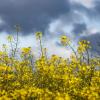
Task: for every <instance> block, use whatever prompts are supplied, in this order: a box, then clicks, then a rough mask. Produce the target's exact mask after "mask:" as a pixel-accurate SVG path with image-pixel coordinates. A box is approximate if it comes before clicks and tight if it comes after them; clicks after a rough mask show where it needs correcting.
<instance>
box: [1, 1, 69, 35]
mask: <svg viewBox="0 0 100 100" xmlns="http://www.w3.org/2000/svg"><path fill="white" fill-rule="evenodd" d="M69 11H70V4H69V2H68V0H59V1H58V0H0V16H1V18H2V19H3V20H4V21H5V25H4V26H2V27H0V29H1V30H2V29H4V30H6V31H8V32H9V31H11V30H12V28H13V26H14V25H16V24H20V26H21V27H22V31H23V32H24V33H27V34H28V33H29V32H32V31H33V30H44V29H45V28H46V27H47V25H48V23H49V22H50V21H51V20H52V19H55V18H57V17H59V16H60V15H62V14H64V13H67V12H69Z"/></svg>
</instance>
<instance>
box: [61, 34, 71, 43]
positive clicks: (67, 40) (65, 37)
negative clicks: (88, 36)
mask: <svg viewBox="0 0 100 100" xmlns="http://www.w3.org/2000/svg"><path fill="white" fill-rule="evenodd" d="M60 39H61V43H62V44H63V45H67V44H68V43H69V42H70V39H69V38H68V37H67V36H65V35H63V36H61V38H60Z"/></svg>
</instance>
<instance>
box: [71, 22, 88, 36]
mask: <svg viewBox="0 0 100 100" xmlns="http://www.w3.org/2000/svg"><path fill="white" fill-rule="evenodd" d="M73 26H74V28H73V31H72V32H73V33H75V34H77V35H79V34H81V33H84V32H85V31H86V30H87V25H86V24H85V23H75V24H74V25H73Z"/></svg>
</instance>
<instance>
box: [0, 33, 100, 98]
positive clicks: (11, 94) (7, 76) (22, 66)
mask: <svg viewBox="0 0 100 100" xmlns="http://www.w3.org/2000/svg"><path fill="white" fill-rule="evenodd" d="M36 36H37V39H41V38H42V33H41V32H37V33H36ZM8 40H11V39H10V37H9V39H8ZM69 41H70V39H69V38H68V37H66V36H62V37H61V43H62V44H64V46H68V43H69ZM41 42H42V39H41V40H40V49H41V52H42V53H41V56H40V57H39V58H37V59H36V58H34V56H33V55H32V54H31V51H32V50H31V48H30V47H28V48H22V49H21V52H20V59H17V58H15V57H14V56H13V57H12V56H10V55H9V53H7V51H0V100H100V58H96V57H90V56H89V55H88V58H87V55H86V54H85V52H87V50H88V52H89V49H90V43H89V42H88V41H86V40H82V41H80V42H79V46H78V48H77V52H74V53H75V55H71V57H70V59H68V58H66V59H64V58H62V57H59V56H57V55H52V56H51V57H48V56H47V55H46V52H47V50H46V48H45V49H44V48H43V46H42V43H41ZM69 46H70V45H69ZM72 49H73V50H72V51H74V48H72ZM44 50H45V53H44V52H43V51H44ZM82 57H83V58H82Z"/></svg>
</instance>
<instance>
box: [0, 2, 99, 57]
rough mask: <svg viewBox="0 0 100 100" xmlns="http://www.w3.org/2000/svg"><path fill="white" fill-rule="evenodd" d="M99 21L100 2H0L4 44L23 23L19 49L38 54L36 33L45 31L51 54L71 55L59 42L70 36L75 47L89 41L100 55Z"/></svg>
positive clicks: (0, 33) (44, 34) (45, 40)
mask: <svg viewBox="0 0 100 100" xmlns="http://www.w3.org/2000/svg"><path fill="white" fill-rule="evenodd" d="M99 18H100V0H0V45H1V44H4V43H7V41H6V37H7V35H9V34H11V35H15V31H14V26H15V25H16V24H19V25H20V27H21V32H20V38H19V41H20V43H19V46H21V47H27V46H32V48H33V51H34V52H36V51H37V52H39V51H38V50H37V49H38V48H39V45H38V42H37V41H36V39H35V36H34V33H35V32H36V31H42V32H43V46H44V47H47V48H48V52H49V54H58V55H59V56H69V55H70V53H71V51H70V50H69V49H67V50H66V48H64V47H62V46H61V45H60V43H59V37H60V36H61V35H67V36H69V37H70V38H71V39H72V41H73V45H76V42H77V41H78V40H79V39H87V40H89V41H90V42H91V44H92V46H93V48H92V51H93V52H96V53H99V54H100V47H99V45H100V44H99V43H100V28H99V26H100V22H99V20H100V19H99Z"/></svg>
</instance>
